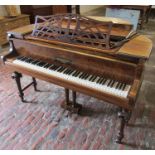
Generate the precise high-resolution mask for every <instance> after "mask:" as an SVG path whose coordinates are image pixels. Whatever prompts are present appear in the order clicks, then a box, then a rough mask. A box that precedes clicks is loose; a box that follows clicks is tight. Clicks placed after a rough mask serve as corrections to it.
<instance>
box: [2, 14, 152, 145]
mask: <svg viewBox="0 0 155 155" xmlns="http://www.w3.org/2000/svg"><path fill="white" fill-rule="evenodd" d="M132 28H133V27H132V25H131V24H130V23H127V22H122V21H121V22H119V20H115V22H114V21H113V20H111V19H109V20H107V18H106V20H104V18H102V21H101V20H95V19H93V17H89V18H88V17H84V16H80V15H77V14H61V15H52V16H42V17H41V16H37V17H36V21H35V24H34V25H28V26H25V27H22V28H18V29H15V30H12V31H10V32H8V39H9V42H10V51H9V53H8V54H7V55H5V56H2V59H3V61H4V63H5V65H6V66H8V67H9V68H10V69H11V71H12V72H14V74H13V78H15V80H16V83H17V86H18V89H19V95H20V97H21V99H22V101H24V93H23V91H24V90H25V89H26V88H27V87H29V86H30V85H32V84H33V85H34V87H35V89H36V85H37V83H36V80H35V78H38V79H41V80H45V81H48V82H51V83H54V84H57V85H59V86H62V87H64V88H65V94H66V102H65V104H64V105H62V107H64V108H66V109H68V110H71V111H74V112H75V111H78V110H79V109H81V107H82V106H81V105H79V104H77V103H76V92H80V93H84V94H87V95H90V96H93V97H96V98H98V99H101V100H104V101H107V102H109V103H112V104H115V105H117V106H118V107H119V117H120V119H121V121H120V128H119V132H118V134H117V139H116V142H119V143H120V142H121V140H122V138H123V136H124V135H123V130H124V126H125V124H126V123H127V122H128V120H129V119H130V116H131V112H132V110H133V108H134V105H135V101H136V98H137V95H138V92H139V88H140V86H141V83H142V77H143V76H142V73H143V70H144V63H145V61H146V60H147V59H148V58H149V55H150V53H151V49H152V42H151V41H150V39H148V38H147V37H145V36H143V35H139V34H137V33H136V32H134V31H133V29H132ZM22 74H27V75H29V76H32V77H33V82H32V83H31V84H30V85H28V86H26V87H25V88H21V84H20V77H21V75H22ZM69 90H72V95H73V101H72V102H71V101H70V99H69Z"/></svg>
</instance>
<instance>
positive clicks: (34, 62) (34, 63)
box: [31, 60, 39, 65]
mask: <svg viewBox="0 0 155 155" xmlns="http://www.w3.org/2000/svg"><path fill="white" fill-rule="evenodd" d="M38 62H39V60H35V61H33V62H31V63H32V64H33V65H36V64H37V63H38Z"/></svg>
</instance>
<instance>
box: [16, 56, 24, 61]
mask: <svg viewBox="0 0 155 155" xmlns="http://www.w3.org/2000/svg"><path fill="white" fill-rule="evenodd" d="M22 58H24V56H18V57H17V58H16V59H17V60H22Z"/></svg>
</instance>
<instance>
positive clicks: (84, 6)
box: [80, 5, 103, 14]
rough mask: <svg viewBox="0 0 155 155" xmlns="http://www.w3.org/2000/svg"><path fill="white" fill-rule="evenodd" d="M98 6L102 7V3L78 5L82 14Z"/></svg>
mask: <svg viewBox="0 0 155 155" xmlns="http://www.w3.org/2000/svg"><path fill="white" fill-rule="evenodd" d="M100 7H103V5H80V13H81V14H83V13H86V12H89V11H92V10H95V9H97V8H100Z"/></svg>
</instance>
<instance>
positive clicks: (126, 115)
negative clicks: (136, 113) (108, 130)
mask: <svg viewBox="0 0 155 155" xmlns="http://www.w3.org/2000/svg"><path fill="white" fill-rule="evenodd" d="M118 117H119V119H120V124H119V129H118V133H117V135H116V140H115V142H116V143H122V139H123V138H124V128H125V125H126V124H127V123H128V121H129V119H130V117H131V112H130V111H128V110H125V109H122V108H120V111H119V112H118Z"/></svg>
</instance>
